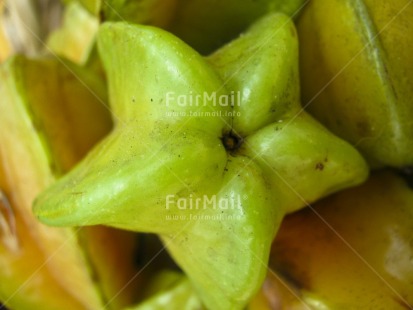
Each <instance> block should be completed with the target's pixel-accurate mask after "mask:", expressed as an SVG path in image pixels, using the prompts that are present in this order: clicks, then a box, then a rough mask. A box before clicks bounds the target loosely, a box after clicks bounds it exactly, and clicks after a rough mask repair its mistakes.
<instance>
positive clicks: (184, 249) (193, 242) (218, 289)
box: [34, 14, 368, 310]
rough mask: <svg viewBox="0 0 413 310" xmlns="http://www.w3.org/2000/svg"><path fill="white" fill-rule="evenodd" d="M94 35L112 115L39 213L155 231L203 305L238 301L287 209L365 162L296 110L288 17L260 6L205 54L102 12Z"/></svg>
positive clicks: (259, 273)
mask: <svg viewBox="0 0 413 310" xmlns="http://www.w3.org/2000/svg"><path fill="white" fill-rule="evenodd" d="M98 46H99V51H100V55H101V58H102V61H103V64H104V67H105V71H106V74H107V76H108V82H109V94H110V102H111V106H112V111H113V113H114V117H115V120H116V124H115V128H114V130H113V131H112V133H111V134H110V135H109V136H108V137H107V138H106V139H104V140H103V141H102V142H101V143H100V144H99V145H98V146H97V147H95V148H94V150H93V151H92V152H91V153H89V154H88V156H87V157H86V158H85V159H84V160H83V161H82V162H81V163H80V164H79V165H78V166H77V167H76V168H75V169H73V170H72V171H71V172H70V173H68V174H67V175H66V176H65V177H63V178H62V179H60V180H59V181H58V182H56V183H55V184H54V185H53V186H51V187H50V188H49V189H48V190H46V191H44V192H43V193H42V194H41V195H39V196H38V198H37V200H36V202H35V204H34V212H35V214H36V216H37V217H38V218H39V219H40V220H41V221H42V222H44V223H47V224H50V225H58V226H59V225H60V226H65V225H92V224H106V225H110V226H115V227H119V228H124V229H129V230H133V231H142V232H152V233H157V234H159V235H160V237H161V238H162V240H163V241H164V244H165V246H166V248H167V249H168V251H169V252H170V253H171V255H172V257H173V258H174V259H175V261H176V262H177V263H178V265H179V266H180V267H181V268H182V269H183V270H184V271H185V273H186V274H187V276H188V278H189V279H190V280H191V283H192V285H193V286H194V288H195V290H196V292H197V294H198V296H199V297H200V299H201V300H202V302H203V304H204V305H205V306H206V307H207V308H208V309H225V310H226V309H242V308H243V307H245V305H246V304H247V303H248V301H249V300H250V299H251V297H252V296H253V295H254V294H255V293H256V292H257V290H258V289H259V287H260V285H261V283H262V281H263V279H264V277H265V274H266V268H267V261H268V256H269V250H270V245H271V241H272V239H273V237H274V235H275V232H276V231H277V229H278V226H279V223H280V221H281V219H282V217H283V216H284V215H285V213H288V212H291V211H293V210H296V209H298V208H302V207H303V206H305V205H306V203H308V202H311V201H314V200H315V199H317V198H320V197H321V196H324V195H327V194H329V193H331V192H332V191H336V190H338V189H341V188H343V187H347V186H354V185H356V184H358V183H360V182H362V181H363V180H364V179H365V178H366V176H367V171H368V170H367V165H366V163H365V162H364V160H363V159H362V157H361V156H360V155H359V154H358V152H357V151H356V150H355V149H353V148H352V147H351V146H350V145H349V144H347V143H346V142H344V141H342V140H340V139H338V138H336V137H335V136H334V135H332V134H331V133H329V132H328V131H327V130H326V129H325V128H324V127H322V126H321V125H320V124H318V123H317V122H316V121H315V120H313V119H312V118H311V117H310V116H308V115H307V114H306V113H305V112H303V111H301V109H300V104H299V100H298V98H299V95H298V93H299V87H298V64H297V63H298V54H297V53H298V51H297V49H298V47H297V36H296V33H295V29H294V26H293V23H292V21H291V20H290V19H289V18H288V17H287V16H285V15H283V14H269V15H268V16H265V17H263V18H262V19H261V20H259V21H258V22H257V23H256V24H255V25H254V26H252V27H251V28H250V29H249V30H248V31H247V32H246V34H244V35H243V36H241V37H240V38H238V39H236V40H234V41H233V42H232V43H230V44H229V45H227V46H224V47H223V48H222V49H220V50H218V51H217V52H216V53H214V54H213V55H211V56H210V57H208V58H203V57H201V56H200V55H199V54H198V53H197V52H196V51H194V50H193V49H192V48H190V47H189V46H188V45H186V44H185V43H184V42H182V41H181V40H180V39H178V38H176V37H175V36H173V35H172V34H170V33H167V32H165V31H163V30H161V29H157V28H154V27H149V26H140V25H130V24H127V23H106V24H104V25H103V26H102V27H101V29H100V31H99V34H98ZM282 76H287V81H284V80H283V79H282ZM204 94H207V96H204ZM212 94H214V95H215V98H218V99H215V100H214V96H212ZM233 94H239V96H238V95H236V96H233ZM190 98H192V101H191V99H190ZM194 98H195V99H194ZM196 98H202V100H201V101H200V102H197V101H196ZM231 98H236V99H233V101H232V103H230V102H231ZM219 100H222V101H219ZM262 111H268V114H266V113H262ZM250 116H253V117H251V121H250V122H248V117H250ZM319 136H320V139H319V138H318V137H319ZM301 152H302V153H301ZM297 171H298V172H297ZM300 178H301V179H302V180H304V182H300ZM291 184H292V185H291ZM294 187H296V189H295V188H294ZM205 197H207V200H203V203H202V206H201V207H196V206H195V204H193V205H192V206H191V207H190V205H191V203H196V202H194V200H195V201H196V199H203V198H204V199H205ZM198 201H199V200H198ZM214 201H218V202H222V201H224V203H225V205H224V207H221V206H220V205H219V206H217V204H216V203H214ZM182 203H185V205H186V207H182Z"/></svg>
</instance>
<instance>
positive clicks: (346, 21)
mask: <svg viewBox="0 0 413 310" xmlns="http://www.w3.org/2000/svg"><path fill="white" fill-rule="evenodd" d="M412 16H413V3H411V1H408V0H392V1H372V0H332V1H331V0H314V1H311V3H310V4H309V5H308V6H307V7H306V8H305V10H303V13H302V16H301V17H300V20H299V23H298V32H299V36H300V46H301V49H300V67H301V81H302V88H303V94H302V96H303V104H304V105H305V106H306V107H307V109H308V111H309V112H310V113H312V114H313V115H314V116H315V117H317V119H319V120H320V121H321V122H322V123H323V124H324V125H326V126H327V127H328V128H329V129H331V130H332V131H333V132H334V133H336V134H337V135H338V136H340V137H342V138H344V139H346V140H348V141H349V142H351V143H352V144H354V145H355V146H356V147H357V148H358V149H359V150H360V151H361V152H362V154H363V155H364V156H365V158H366V159H367V160H368V161H369V163H370V164H371V166H373V167H375V168H376V167H380V166H393V167H398V168H400V167H404V166H411V165H413V152H412V150H413V122H412V121H411V120H412V118H413V104H412V102H411V100H412V97H413V87H412V82H411V81H412V80H413V53H412V52H411V51H412V42H413V41H412V40H411V36H412V33H413V19H412Z"/></svg>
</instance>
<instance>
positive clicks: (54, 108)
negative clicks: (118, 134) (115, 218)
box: [0, 56, 136, 310]
mask: <svg viewBox="0 0 413 310" xmlns="http://www.w3.org/2000/svg"><path fill="white" fill-rule="evenodd" d="M0 79H1V84H0V98H1V99H0V111H1V112H0V124H1V126H2V130H1V131H0V145H1V147H0V168H1V169H0V171H1V174H0V179H1V182H0V185H1V194H2V197H1V213H0V226H1V227H2V229H1V231H2V234H1V236H2V240H1V241H2V242H0V265H1V268H0V277H1V279H2V280H1V281H0V301H1V302H2V303H4V304H5V305H6V306H7V307H10V308H12V309H19V310H24V309H101V308H102V307H103V305H106V306H108V307H110V308H112V307H114V309H118V308H119V307H121V306H125V305H127V304H131V303H132V302H133V301H134V298H135V295H136V291H134V290H135V289H136V286H134V285H131V286H130V287H125V288H124V286H125V284H126V283H128V281H129V280H130V279H131V277H132V276H133V271H134V269H133V268H132V263H133V262H132V256H125V257H123V256H122V254H123V255H127V254H129V252H128V251H129V249H131V248H132V247H133V246H134V244H135V242H134V240H131V239H130V238H128V235H127V233H126V232H117V231H115V230H113V229H109V228H103V227H96V228H95V227H93V228H88V229H84V230H82V232H81V235H82V243H83V244H84V245H85V247H86V248H85V250H89V249H93V251H89V253H88V254H89V255H86V256H85V252H84V249H82V248H81V247H80V246H79V241H78V234H77V233H76V231H75V230H74V229H69V228H64V229H63V228H62V229H56V228H50V227H47V226H45V225H43V224H41V223H39V222H38V221H37V220H36V219H35V217H34V216H33V214H32V212H31V205H32V201H33V199H34V197H35V196H36V195H37V194H38V193H39V192H41V191H42V190H44V189H45V188H46V187H47V186H48V185H49V184H51V183H52V182H53V181H54V180H55V178H56V177H58V176H59V175H61V174H62V173H64V172H65V171H67V170H68V169H70V168H71V167H72V165H73V164H74V163H76V162H77V161H78V160H79V159H80V158H81V157H83V156H84V154H85V153H86V152H87V151H88V150H89V148H90V147H91V146H92V145H93V144H94V143H96V142H97V141H98V140H99V139H100V138H101V137H102V136H103V135H104V134H105V133H107V132H108V130H109V129H110V127H111V120H110V115H109V113H108V111H107V109H106V108H105V107H104V106H103V105H102V102H104V100H105V99H104V98H105V92H104V91H102V87H103V85H101V84H102V83H101V82H100V80H99V79H96V78H95V77H94V76H93V75H90V74H89V73H85V72H83V71H82V70H81V69H79V68H77V67H75V66H73V65H71V64H69V63H63V62H61V61H58V60H51V59H39V60H29V59H27V58H25V57H23V56H15V57H13V58H11V59H10V60H9V61H7V62H6V63H5V64H4V65H3V66H2V67H1V69H0ZM86 252H87V251H86ZM90 261H93V263H94V264H93V268H91V267H90V264H89V262H90ZM113 263H116V265H117V266H118V267H117V270H116V272H113V270H111V269H110V268H108V266H111V264H113ZM102 265H104V268H102V267H101V266H102ZM95 278H96V279H97V280H98V281H99V283H95ZM122 288H124V290H123V291H121V289H122ZM131 290H133V291H131Z"/></svg>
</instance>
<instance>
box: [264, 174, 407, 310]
mask: <svg viewBox="0 0 413 310" xmlns="http://www.w3.org/2000/svg"><path fill="white" fill-rule="evenodd" d="M412 206H413V190H412V188H409V187H408V186H407V184H406V182H405V181H404V180H403V179H402V178H400V177H399V176H397V175H395V174H394V173H393V172H390V171H382V172H379V173H376V174H374V175H373V176H372V177H371V178H370V179H369V181H368V182H367V183H366V184H363V185H361V186H359V187H357V188H353V189H349V190H345V191H342V192H340V193H337V194H335V195H333V196H331V197H328V198H326V199H324V200H322V201H320V202H318V203H316V204H315V205H314V209H313V210H311V209H306V210H302V211H299V212H298V213H296V214H292V215H290V216H289V217H287V218H286V219H285V221H284V222H283V224H282V226H281V228H280V231H279V233H278V235H277V237H276V239H275V242H274V245H273V248H272V253H271V259H270V267H271V268H273V269H274V270H275V271H277V272H278V274H279V276H280V277H281V278H283V279H284V280H283V281H284V283H289V285H290V286H289V288H290V290H291V291H292V292H293V293H294V294H295V298H291V301H292V302H293V303H295V304H297V305H300V306H301V307H297V309H308V307H306V305H307V306H310V308H311V309H394V310H397V309H412V307H413V282H412V279H413V263H412V257H413V236H412V230H413V208H412ZM281 309H284V308H281ZM285 309H289V308H288V307H286V308H285ZM294 309H296V308H294Z"/></svg>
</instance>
